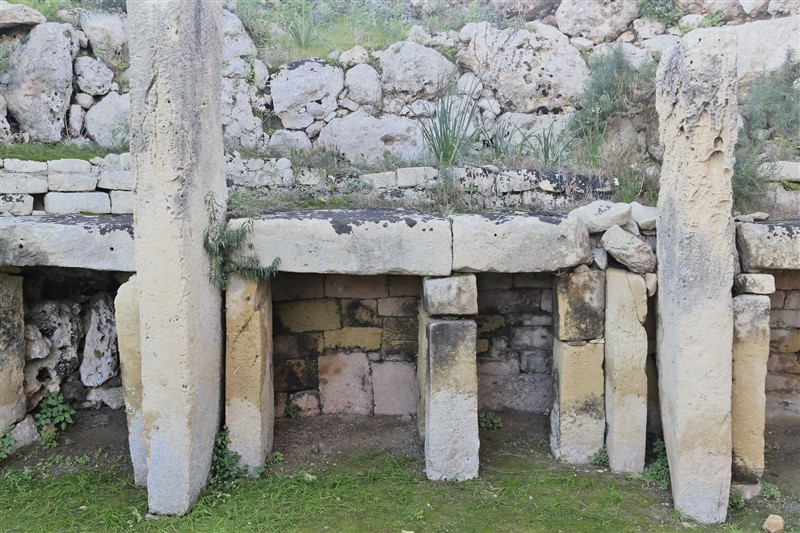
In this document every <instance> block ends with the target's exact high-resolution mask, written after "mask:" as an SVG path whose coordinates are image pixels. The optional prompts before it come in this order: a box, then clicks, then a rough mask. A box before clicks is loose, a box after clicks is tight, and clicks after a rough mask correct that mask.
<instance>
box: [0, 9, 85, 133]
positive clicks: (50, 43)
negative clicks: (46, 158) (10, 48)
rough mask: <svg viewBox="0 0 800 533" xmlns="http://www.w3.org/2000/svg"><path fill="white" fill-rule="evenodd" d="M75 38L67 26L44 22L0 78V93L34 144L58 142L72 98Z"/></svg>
mask: <svg viewBox="0 0 800 533" xmlns="http://www.w3.org/2000/svg"><path fill="white" fill-rule="evenodd" d="M77 53H78V37H77V34H76V32H75V30H74V29H73V27H72V26H70V25H69V24H56V23H54V22H47V23H44V24H39V25H38V26H36V27H34V28H33V30H31V33H30V34H29V35H28V41H27V42H26V43H25V44H24V45H23V46H21V47H20V48H18V49H17V50H16V51H15V52H14V53H13V54H12V56H11V64H12V68H11V70H10V71H9V72H7V73H6V74H5V75H4V76H2V77H0V89H1V90H0V92H2V93H3V96H5V99H6V104H7V106H8V113H9V114H10V115H11V116H12V117H14V119H16V121H17V122H18V123H19V128H20V131H21V132H23V133H28V134H29V135H30V137H31V140H34V141H48V142H53V141H60V140H61V133H62V132H63V131H64V126H65V122H64V119H65V117H66V116H67V109H68V108H69V102H70V97H71V96H72V60H73V59H74V58H75V55H76V54H77Z"/></svg>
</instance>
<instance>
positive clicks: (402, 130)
mask: <svg viewBox="0 0 800 533" xmlns="http://www.w3.org/2000/svg"><path fill="white" fill-rule="evenodd" d="M317 144H318V146H327V147H329V148H337V149H338V150H339V151H340V152H341V154H342V155H343V156H344V157H345V158H346V159H347V160H349V161H351V162H354V163H376V162H378V161H380V160H382V159H383V154H384V152H387V151H388V152H389V153H390V154H392V155H394V156H397V157H399V158H401V159H405V160H410V161H413V160H416V159H419V158H421V157H422V155H423V154H424V152H425V148H424V144H423V142H422V133H421V132H420V129H419V124H418V123H417V122H416V121H414V120H411V119H410V118H405V117H400V116H397V115H389V114H387V115H382V116H381V117H380V118H375V117H372V116H370V115H369V114H367V112H366V111H364V110H363V109H359V110H358V111H356V112H355V113H351V114H349V115H347V116H346V117H342V118H335V119H333V120H331V121H330V122H329V123H328V124H327V125H326V126H325V127H324V128H322V131H320V133H319V138H318V139H317Z"/></svg>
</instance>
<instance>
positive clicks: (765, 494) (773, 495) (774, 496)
mask: <svg viewBox="0 0 800 533" xmlns="http://www.w3.org/2000/svg"><path fill="white" fill-rule="evenodd" d="M760 495H761V497H762V498H765V499H767V500H770V501H773V502H777V501H779V500H780V499H781V498H782V497H783V495H782V494H781V490H780V489H779V488H778V487H776V486H775V485H773V484H772V483H770V482H769V481H762V482H761V492H760Z"/></svg>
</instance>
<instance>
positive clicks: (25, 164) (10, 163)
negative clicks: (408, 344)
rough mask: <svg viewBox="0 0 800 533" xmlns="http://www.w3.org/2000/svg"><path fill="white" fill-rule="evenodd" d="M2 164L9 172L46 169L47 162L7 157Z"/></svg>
mask: <svg viewBox="0 0 800 533" xmlns="http://www.w3.org/2000/svg"><path fill="white" fill-rule="evenodd" d="M3 165H4V168H5V169H6V170H7V171H9V172H44V171H46V170H47V163H45V162H44V161H27V160H25V159H14V158H8V159H4V160H3Z"/></svg>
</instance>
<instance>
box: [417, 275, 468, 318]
mask: <svg viewBox="0 0 800 533" xmlns="http://www.w3.org/2000/svg"><path fill="white" fill-rule="evenodd" d="M422 301H423V305H424V306H425V311H426V312H427V313H428V314H429V315H434V316H443V315H477V314H478V286H477V284H476V281H475V276H474V275H473V274H464V275H461V276H451V277H447V278H426V279H424V280H423V281H422Z"/></svg>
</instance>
